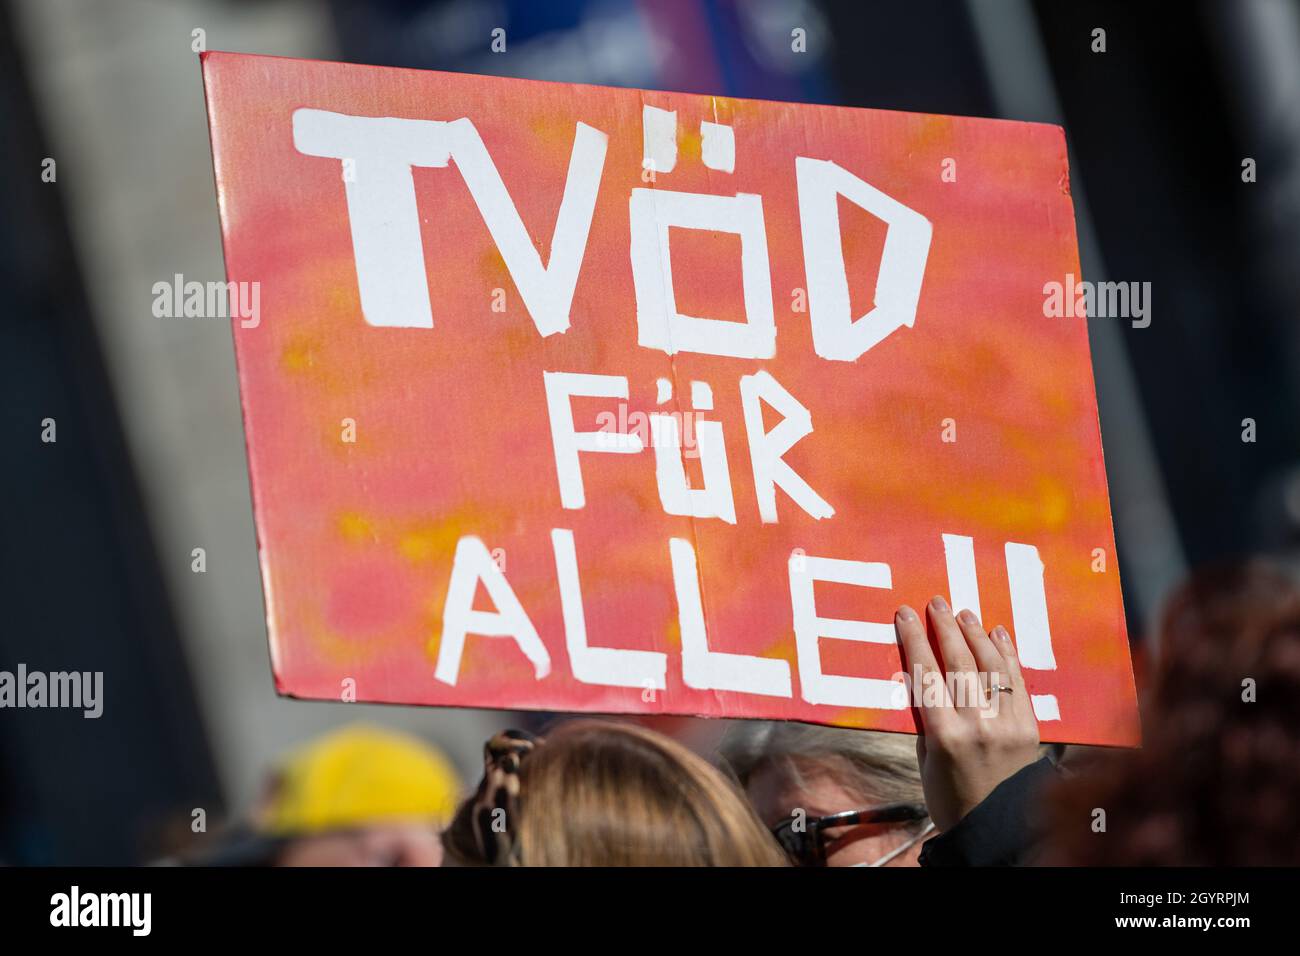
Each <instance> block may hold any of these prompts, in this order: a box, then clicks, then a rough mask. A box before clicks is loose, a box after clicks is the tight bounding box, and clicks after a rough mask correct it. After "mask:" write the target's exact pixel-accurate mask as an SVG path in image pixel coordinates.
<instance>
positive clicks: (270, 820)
mask: <svg viewBox="0 0 1300 956" xmlns="http://www.w3.org/2000/svg"><path fill="white" fill-rule="evenodd" d="M459 795H460V778H459V777H458V776H457V774H456V771H455V769H454V768H453V767H452V765H451V764H450V763H449V762H448V761H447V758H446V757H444V756H443V755H442V753H441V752H439V751H438V750H437V749H436V748H435V747H433V746H431V745H430V744H427V743H425V742H424V741H422V740H420V739H419V738H417V737H413V736H411V735H410V734H404V733H400V732H397V731H393V730H386V729H382V728H378V727H368V726H364V725H354V726H351V727H344V728H343V729H341V730H336V731H333V732H332V733H329V734H326V735H325V736H323V737H319V738H317V739H316V740H313V741H312V742H311V743H309V744H306V745H305V746H303V747H301V748H300V749H298V750H296V751H294V752H292V753H290V754H289V755H288V757H287V758H286V759H285V760H284V761H283V763H282V764H281V766H280V768H279V770H278V773H277V780H276V787H275V792H274V794H272V796H271V799H270V805H269V806H268V807H267V809H266V816H265V818H264V824H265V829H266V830H268V831H269V832H271V833H277V834H281V833H315V832H319V831H322V830H333V829H339V828H349V827H361V826H365V825H367V824H371V823H376V822H383V821H394V820H428V821H430V822H433V823H438V824H443V823H446V822H447V821H448V820H449V819H451V815H452V813H454V812H455V809H456V802H457V799H458V797H459Z"/></svg>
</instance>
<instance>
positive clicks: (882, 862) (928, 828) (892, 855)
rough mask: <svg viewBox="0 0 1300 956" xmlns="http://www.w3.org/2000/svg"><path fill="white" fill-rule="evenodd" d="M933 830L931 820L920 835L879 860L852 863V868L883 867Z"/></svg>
mask: <svg viewBox="0 0 1300 956" xmlns="http://www.w3.org/2000/svg"><path fill="white" fill-rule="evenodd" d="M933 829H934V821H933V820H931V821H930V822H929V823H927V824H926V825H925V829H923V830H922V831H921V832H920V833H918V834H917V835H916V836H914V837H912V839H910V840H908V841H906V842H905V843H902V844H900V845H899V846H896V847H894V848H893V849H892V850H890V851H889V852H888V853H886V854H885V855H884V856H882V857H881V858H880V859H879V860H874V861H872V862H871V863H854V864H853V865H854V866H884V865H885V864H886V863H888V862H889V861H890V860H892V859H894V858H895V857H897V856H899V855H900V854H902V853H904V852H905V851H907V850H909V849H911V848H912V847H914V846H916V844H917V843H919V842H920V841H921V840H923V839H925V837H926V835H927V834H929V832H930V831H931V830H933Z"/></svg>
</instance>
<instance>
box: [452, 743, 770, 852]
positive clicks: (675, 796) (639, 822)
mask: <svg viewBox="0 0 1300 956" xmlns="http://www.w3.org/2000/svg"><path fill="white" fill-rule="evenodd" d="M518 776H519V803H518V811H517V815H516V819H515V820H514V821H513V827H512V830H513V837H514V843H515V853H514V854H513V855H512V858H511V860H510V862H512V863H515V864H517V865H521V866H784V865H786V864H787V861H786V859H785V855H784V854H783V853H782V852H781V850H780V848H779V847H778V846H777V844H776V841H775V840H774V839H773V838H772V836H771V834H770V833H768V832H767V830H766V829H765V828H764V827H763V825H762V824H761V823H760V822H759V820H758V818H757V817H756V816H755V815H754V813H753V811H752V810H751V809H750V808H749V805H748V804H747V803H746V802H745V800H744V798H743V797H742V796H741V794H740V793H739V792H738V791H737V789H736V787H735V786H734V785H733V784H732V783H731V782H730V781H729V780H727V778H726V777H724V776H723V775H722V774H721V773H720V772H719V771H718V770H717V769H715V768H714V767H712V766H710V765H709V764H708V763H707V762H706V761H705V760H703V759H702V758H700V757H699V756H697V755H696V754H694V753H692V752H691V751H690V750H688V749H686V748H685V747H683V746H682V745H681V744H679V743H677V742H676V741H675V740H672V739H671V738H669V737H665V736H664V735H662V734H658V733H655V732H654V731H652V730H648V729H646V728H645V727H641V726H638V725H636V724H629V723H615V722H613V721H595V720H581V721H572V722H569V723H565V724H562V725H560V726H559V727H558V728H556V729H555V730H554V731H552V732H551V733H549V734H548V735H547V737H546V741H545V743H544V744H542V745H540V746H538V747H537V748H536V749H535V750H533V751H531V752H530V753H529V754H528V756H527V758H526V759H524V760H522V761H521V763H520V766H519V774H518ZM470 804H471V802H469V801H467V803H466V804H465V805H463V806H462V807H461V809H460V811H458V812H457V814H456V818H455V819H454V820H453V821H452V824H451V826H450V827H448V829H447V831H446V832H445V833H444V835H443V844H444V846H445V848H446V850H447V852H448V854H449V855H450V856H451V857H452V861H453V862H456V863H461V864H470V865H473V864H476V863H482V862H484V861H483V860H482V858H481V857H482V854H481V852H480V851H479V850H478V847H477V843H476V839H475V836H474V832H473V825H474V821H473V817H472V814H473V808H472V806H471V805H470Z"/></svg>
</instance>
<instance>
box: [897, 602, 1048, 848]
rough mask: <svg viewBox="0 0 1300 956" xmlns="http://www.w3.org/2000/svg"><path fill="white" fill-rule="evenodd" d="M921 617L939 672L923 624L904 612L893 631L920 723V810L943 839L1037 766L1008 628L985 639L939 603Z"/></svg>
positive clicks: (968, 616)
mask: <svg viewBox="0 0 1300 956" xmlns="http://www.w3.org/2000/svg"><path fill="white" fill-rule="evenodd" d="M926 615H927V616H928V617H929V621H930V626H931V628H932V629H933V632H934V634H935V637H936V640H937V643H938V647H939V653H940V655H941V656H942V666H941V665H940V662H939V661H938V660H936V658H935V655H934V651H933V649H932V648H931V646H930V641H929V639H928V637H927V636H926V629H925V624H924V623H923V622H922V621H921V618H920V617H919V616H918V615H917V613H916V612H915V611H914V610H912V609H911V608H910V607H908V606H907V605H903V606H902V607H900V608H899V609H898V612H897V613H896V614H895V615H894V629H895V630H896V631H897V633H898V642H899V645H900V647H901V649H902V654H903V666H904V668H905V669H906V672H907V674H908V677H909V680H910V682H911V685H912V695H913V700H912V703H913V706H914V707H916V709H917V711H918V713H919V715H920V722H921V727H920V733H919V734H918V735H917V738H916V755H917V760H918V761H919V762H920V765H921V785H922V787H923V788H924V790H925V802H926V805H927V807H929V810H930V819H932V820H933V821H934V823H935V826H936V827H937V828H938V829H939V831H940V832H944V831H946V830H949V829H951V828H952V827H953V826H955V825H956V824H957V822H958V821H959V820H961V818H962V817H964V816H965V815H966V814H967V813H969V812H970V811H971V810H973V809H974V808H975V806H976V805H977V804H979V803H980V802H981V801H982V800H983V799H984V798H985V797H987V796H988V795H989V794H990V793H992V792H993V790H994V788H995V787H997V785H998V784H999V783H1001V782H1002V781H1003V780H1005V779H1007V778H1008V777H1010V776H1011V775H1012V774H1014V773H1015V772H1016V771H1017V770H1020V769H1021V768H1022V767H1026V766H1028V765H1029V764H1031V763H1033V762H1034V761H1035V760H1036V759H1038V721H1037V719H1036V718H1035V716H1034V709H1033V706H1032V704H1031V702H1030V700H1029V692H1028V691H1027V690H1026V689H1025V682H1024V678H1023V677H1021V674H1020V660H1019V657H1018V655H1017V653H1016V648H1015V645H1014V644H1012V643H1011V635H1010V634H1009V633H1007V629H1006V628H1004V627H1002V626H1001V625H999V626H998V627H995V628H994V629H993V630H992V631H991V632H990V633H988V634H985V633H984V630H983V628H982V627H981V625H980V622H979V620H978V619H977V618H976V617H975V615H974V614H972V613H971V612H970V611H962V612H961V613H959V614H958V615H957V616H956V617H955V618H954V617H953V613H952V610H951V609H950V608H949V607H948V603H947V602H946V601H945V600H944V599H943V598H941V597H935V598H933V599H932V600H931V601H930V603H929V604H928V605H927V606H926ZM918 677H919V679H920V681H921V684H920V686H918V684H917V680H918Z"/></svg>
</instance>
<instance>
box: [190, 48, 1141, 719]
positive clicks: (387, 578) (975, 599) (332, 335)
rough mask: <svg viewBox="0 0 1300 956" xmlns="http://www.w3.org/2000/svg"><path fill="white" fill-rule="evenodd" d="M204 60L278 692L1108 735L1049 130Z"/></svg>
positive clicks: (1101, 486) (1099, 497) (1105, 585)
mask: <svg viewBox="0 0 1300 956" xmlns="http://www.w3.org/2000/svg"><path fill="white" fill-rule="evenodd" d="M202 62H203V75H204V80H205V85H206V90H207V98H208V108H209V115H210V125H211V135H212V146H213V156H214V162H215V168H216V179H217V188H218V193H219V199H220V209H221V217H222V229H223V237H224V247H225V255H226V267H227V278H228V280H229V281H230V282H231V283H238V284H242V283H250V284H251V283H256V284H257V288H258V289H259V290H260V298H257V299H252V298H250V297H247V296H246V297H245V298H246V299H248V300H249V301H257V302H259V303H260V315H259V316H258V317H257V318H256V320H255V321H249V320H248V319H247V318H243V319H240V320H238V321H236V322H234V323H232V324H233V326H234V335H235V348H236V356H237V360H238V368H239V384H240V391H241V397H242V403H243V412H244V424H245V429H246V435H247V446H248V461H249V469H250V472H251V481H252V492H253V504H254V510H255V518H256V525H257V535H258V546H259V549H260V558H261V567H262V580H263V585H264V590H265V597H266V607H267V617H268V624H269V632H270V642H271V656H272V664H273V669H274V672H275V678H276V682H277V686H278V687H279V689H280V690H281V692H283V693H286V694H290V695H293V696H299V697H307V698H321V699H340V698H343V699H356V700H366V701H389V702H401V703H412V704H438V705H452V706H475V707H501V708H540V709H549V710H564V711H593V712H615V713H673V714H702V715H709V716H731V717H768V718H785V719H799V720H808V721H815V722H820V723H829V724H838V725H845V726H855V727H873V728H880V729H886V730H903V731H906V730H913V729H914V724H913V712H912V710H911V709H910V708H909V706H908V701H907V698H906V695H905V694H900V693H899V690H900V687H901V682H900V679H899V676H898V675H899V671H900V669H901V668H900V662H899V653H898V648H897V646H896V644H895V640H894V634H893V628H892V625H891V623H890V622H891V621H892V615H893V612H894V609H895V608H896V607H897V606H898V605H899V604H901V603H910V604H912V605H913V606H914V607H918V608H919V607H921V606H922V605H923V604H924V602H925V601H926V600H928V598H929V597H930V596H931V595H932V594H936V593H938V594H945V595H948V596H949V597H950V599H951V601H952V604H953V605H954V607H958V608H960V607H969V608H971V609H973V610H976V611H977V613H979V614H980V615H981V616H982V618H983V620H984V621H985V623H986V625H988V626H992V625H993V624H995V623H1004V624H1006V625H1007V626H1008V627H1009V629H1010V630H1011V631H1012V633H1013V634H1014V636H1015V639H1016V642H1017V646H1018V648H1019V652H1020V656H1021V660H1022V663H1023V666H1024V671H1025V676H1026V681H1027V684H1028V687H1029V689H1030V691H1031V693H1032V695H1033V702H1034V706H1035V709H1036V711H1037V713H1038V716H1039V719H1040V722H1041V727H1042V734H1043V737H1044V739H1046V740H1060V741H1072V742H1080V743H1099V744H1131V743H1134V742H1136V740H1137V733H1138V732H1137V718H1136V706H1135V694H1134V688H1133V679H1132V672H1131V667H1130V663H1129V656H1128V645H1127V636H1126V632H1125V624H1124V616H1123V608H1122V605H1121V598H1120V583H1119V572H1118V568H1117V565H1116V560H1115V547H1114V540H1113V536H1112V531H1111V522H1110V508H1109V502H1108V498H1107V490H1106V476H1105V470H1104V466H1103V462H1102V451H1101V442H1100V435H1099V430H1098V422H1097V406H1096V398H1095V395H1094V391H1093V379H1092V371H1091V366H1090V361H1089V351H1088V336H1087V329H1086V326H1085V320H1083V319H1080V318H1077V317H1075V316H1074V315H1065V316H1062V315H1060V314H1057V315H1055V316H1050V317H1049V316H1047V315H1045V314H1044V287H1045V286H1046V285H1047V284H1048V283H1052V282H1055V283H1057V284H1059V283H1060V282H1061V281H1062V280H1063V278H1064V277H1065V276H1066V275H1071V276H1074V275H1078V274H1079V263H1078V254H1077V249H1076V241H1075V230H1074V217H1073V209H1072V205H1071V200H1070V193H1069V180H1068V171H1067V163H1066V149H1065V142H1064V137H1063V135H1062V132H1061V130H1060V129H1059V128H1056V127H1053V126H1045V125H1038V124H1027V123H1014V122H1002V121H994V120H983V119H971V118H963V117H948V116H934V115H919V114H908V113H895V112H885V111H876V110H858V109H845V108H836V107H825V106H809V105H794V104H787V103H770V102H754V101H748V100H739V99H725V98H721V97H711V96H698V95H687V94H678V93H661V92H650V91H640V90H619V89H607V88H598V87H587V86H574V85H567V84H553V83H539V82H531V81H525V80H509V79H497V78H489V77H480V76H467V75H455V74H446V73H435V72H426V71H416V70H400V69H383V68H375V67H366V66H353V65H344V64H336V63H323V62H314V61H301V60H289V59H279V58H270V57H254V56H244V55H237V54H228V53H208V54H205V55H204V56H203V61H202ZM239 287H240V288H242V286H239Z"/></svg>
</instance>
